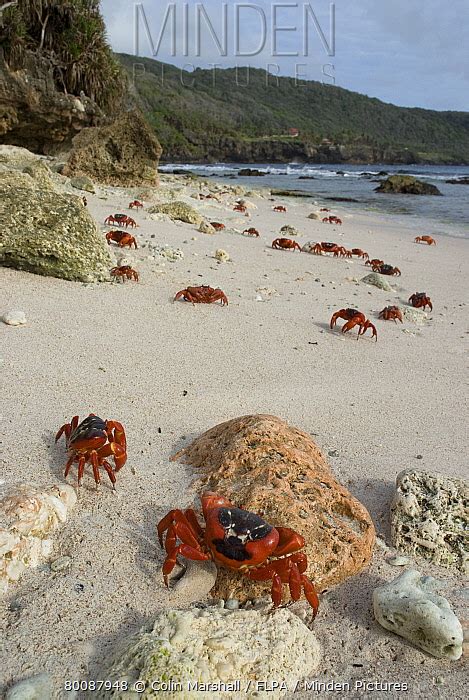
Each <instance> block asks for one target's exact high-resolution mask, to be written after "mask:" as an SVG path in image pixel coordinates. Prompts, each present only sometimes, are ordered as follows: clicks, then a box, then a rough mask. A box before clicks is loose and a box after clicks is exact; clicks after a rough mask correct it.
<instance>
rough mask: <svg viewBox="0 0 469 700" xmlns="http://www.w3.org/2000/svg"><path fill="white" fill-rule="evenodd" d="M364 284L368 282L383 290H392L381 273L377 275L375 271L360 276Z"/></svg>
mask: <svg viewBox="0 0 469 700" xmlns="http://www.w3.org/2000/svg"><path fill="white" fill-rule="evenodd" d="M361 281H362V282H363V283H364V284H370V285H371V286H372V287H378V289H382V290H383V292H393V291H394V289H393V288H392V287H391V285H390V284H389V282H388V281H387V279H385V278H384V277H383V275H379V274H378V273H377V272H372V273H371V274H370V275H366V277H362V280H361Z"/></svg>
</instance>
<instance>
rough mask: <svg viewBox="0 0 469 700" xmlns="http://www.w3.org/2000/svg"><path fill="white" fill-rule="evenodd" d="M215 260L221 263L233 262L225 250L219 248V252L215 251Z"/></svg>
mask: <svg viewBox="0 0 469 700" xmlns="http://www.w3.org/2000/svg"><path fill="white" fill-rule="evenodd" d="M214 258H215V259H216V260H219V261H220V262H228V261H229V260H231V258H230V255H229V253H227V252H226V250H223V248H218V250H216V251H215V255H214Z"/></svg>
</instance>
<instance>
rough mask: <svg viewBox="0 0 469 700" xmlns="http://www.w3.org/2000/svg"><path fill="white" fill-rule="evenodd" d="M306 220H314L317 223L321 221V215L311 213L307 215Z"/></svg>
mask: <svg viewBox="0 0 469 700" xmlns="http://www.w3.org/2000/svg"><path fill="white" fill-rule="evenodd" d="M308 219H314V220H315V221H319V220H320V219H321V215H320V214H317V213H316V212H315V211H312V212H311V214H308Z"/></svg>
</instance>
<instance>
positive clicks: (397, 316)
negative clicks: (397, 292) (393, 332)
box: [379, 306, 404, 323]
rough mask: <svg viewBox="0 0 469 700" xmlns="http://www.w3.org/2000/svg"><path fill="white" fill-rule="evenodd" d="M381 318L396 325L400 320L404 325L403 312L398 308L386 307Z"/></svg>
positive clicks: (380, 315)
mask: <svg viewBox="0 0 469 700" xmlns="http://www.w3.org/2000/svg"><path fill="white" fill-rule="evenodd" d="M379 318H382V319H384V320H385V321H394V323H397V321H398V320H399V321H400V322H401V323H404V321H403V320H402V311H401V310H400V308H399V307H398V306H386V308H384V309H383V310H382V311H380V313H379Z"/></svg>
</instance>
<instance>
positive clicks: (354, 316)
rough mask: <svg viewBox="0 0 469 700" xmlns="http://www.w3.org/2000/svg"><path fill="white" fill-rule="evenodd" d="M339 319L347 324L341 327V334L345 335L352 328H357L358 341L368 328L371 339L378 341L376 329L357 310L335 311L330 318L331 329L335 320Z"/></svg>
mask: <svg viewBox="0 0 469 700" xmlns="http://www.w3.org/2000/svg"><path fill="white" fill-rule="evenodd" d="M339 318H343V319H345V320H346V321H347V323H345V324H344V325H343V326H342V333H347V331H350V330H352V328H355V326H358V336H357V340H358V339H359V338H360V336H361V335H364V334H365V333H366V331H367V330H368V328H370V329H371V337H372V338H376V341H378V333H377V331H376V327H375V326H374V325H373V324H372V323H371V321H368V319H367V318H366V316H365V314H363V313H362V312H361V311H358V310H357V309H340V310H339V311H336V312H335V314H333V316H332V318H331V322H330V327H331V328H334V326H335V324H336V323H337V319H339Z"/></svg>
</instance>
